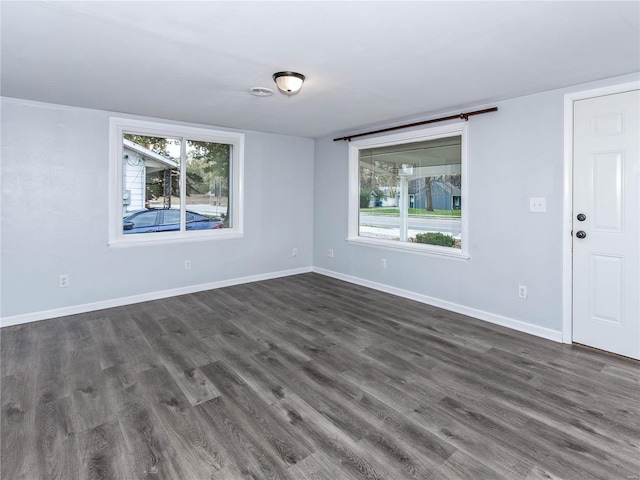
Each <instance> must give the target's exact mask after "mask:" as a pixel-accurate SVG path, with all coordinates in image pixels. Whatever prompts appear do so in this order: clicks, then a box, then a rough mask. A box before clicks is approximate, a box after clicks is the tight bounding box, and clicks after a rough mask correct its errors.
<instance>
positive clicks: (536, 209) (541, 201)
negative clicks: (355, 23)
mask: <svg viewBox="0 0 640 480" xmlns="http://www.w3.org/2000/svg"><path fill="white" fill-rule="evenodd" d="M529 211H530V212H533V213H544V212H546V211H547V199H546V198H544V197H540V198H530V199H529Z"/></svg>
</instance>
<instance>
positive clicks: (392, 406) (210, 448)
mask: <svg viewBox="0 0 640 480" xmlns="http://www.w3.org/2000/svg"><path fill="white" fill-rule="evenodd" d="M0 335H1V337H2V338H1V342H2V351H1V360H2V366H1V373H2V411H1V413H2V419H1V422H2V424H1V425H2V430H1V440H2V445H1V454H2V458H1V461H2V466H1V476H2V479H3V480H25V479H28V480H32V479H33V480H36V479H47V480H48V479H61V480H76V479H92V480H93V479H124V480H133V479H170V480H191V479H194V480H196V479H197V480H200V479H239V480H240V479H275V478H288V479H300V480H306V479H308V480H311V479H329V480H342V479H344V480H353V479H361V478H369V479H393V480H401V479H408V478H419V479H474V480H477V479H509V480H514V479H527V480H538V479H569V480H572V479H576V480H585V479H606V480H614V479H623V480H631V479H638V478H639V477H638V475H639V472H640V449H639V445H640V389H639V381H640V371H639V370H640V367H639V364H638V363H636V362H633V361H630V360H626V359H621V358H616V357H614V356H609V355H606V354H601V353H598V352H593V351H589V350H586V349H581V348H577V347H572V346H567V345H560V344H557V343H554V342H550V341H546V340H542V339H540V338H536V337H533V336H529V335H526V334H522V333H519V332H515V331H512V330H509V329H506V328H502V327H498V326H495V325H491V324H488V323H485V322H481V321H479V320H475V319H472V318H469V317H465V316H463V315H458V314H455V313H451V312H447V311H444V310H440V309H438V308H434V307H429V306H426V305H423V304H420V303H416V302H412V301H409V300H405V299H402V298H398V297H394V296H391V295H387V294H383V293H380V292H377V291H374V290H369V289H366V288H362V287H359V286H355V285H351V284H348V283H343V282H340V281H337V280H334V279H331V278H327V277H324V276H320V275H317V274H305V275H299V276H295V277H288V278H282V279H277V280H270V281H266V282H260V283H253V284H247V285H240V286H235V287H230V288H224V289H220V290H214V291H208V292H203V293H197V294H192V295H185V296H181V297H175V298H170V299H165V300H159V301H154V302H148V303H143V304H138V305H132V306H127V307H121V308H114V309H110V310H102V311H98V312H93V313H88V314H83V315H75V316H71V317H66V318H60V319H54V320H47V321H43V322H39V323H33V324H27V325H20V326H16V327H8V328H4V329H2V331H1V333H0Z"/></svg>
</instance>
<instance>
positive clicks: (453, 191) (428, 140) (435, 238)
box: [348, 123, 468, 257]
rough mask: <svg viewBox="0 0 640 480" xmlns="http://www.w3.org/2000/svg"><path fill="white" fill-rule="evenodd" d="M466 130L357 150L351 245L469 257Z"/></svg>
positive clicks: (414, 135)
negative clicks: (467, 244) (467, 253)
mask: <svg viewBox="0 0 640 480" xmlns="http://www.w3.org/2000/svg"><path fill="white" fill-rule="evenodd" d="M465 134H466V125H465V123H455V124H451V125H445V126H443V127H436V128H430V129H425V130H419V131H412V132H409V133H403V134H396V135H389V136H385V137H377V138H374V139H365V140H359V141H354V142H351V144H350V153H349V162H350V163H349V165H350V166H349V185H350V194H349V238H348V240H349V241H350V242H354V243H362V244H368V245H378V246H383V247H388V248H399V249H405V250H410V251H414V252H421V253H432V254H442V255H452V256H457V257H466V252H467V250H466V243H467V241H468V239H467V237H466V219H465V216H464V215H465V205H467V204H468V203H467V202H468V199H467V195H466V172H465V169H466V148H465V145H466V143H465V136H466V135H465Z"/></svg>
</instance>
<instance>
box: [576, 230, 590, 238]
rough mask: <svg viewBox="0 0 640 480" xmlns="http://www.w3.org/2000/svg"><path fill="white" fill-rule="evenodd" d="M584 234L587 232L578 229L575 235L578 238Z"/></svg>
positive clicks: (584, 235)
mask: <svg viewBox="0 0 640 480" xmlns="http://www.w3.org/2000/svg"><path fill="white" fill-rule="evenodd" d="M586 236H587V233H586V232H584V231H582V230H578V232H576V237H578V238H584V237H586Z"/></svg>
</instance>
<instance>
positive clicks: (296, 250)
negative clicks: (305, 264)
mask: <svg viewBox="0 0 640 480" xmlns="http://www.w3.org/2000/svg"><path fill="white" fill-rule="evenodd" d="M291 256H292V257H297V256H298V249H297V248H294V249H293V251H292V252H291Z"/></svg>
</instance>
